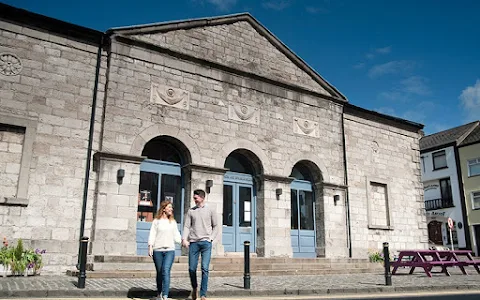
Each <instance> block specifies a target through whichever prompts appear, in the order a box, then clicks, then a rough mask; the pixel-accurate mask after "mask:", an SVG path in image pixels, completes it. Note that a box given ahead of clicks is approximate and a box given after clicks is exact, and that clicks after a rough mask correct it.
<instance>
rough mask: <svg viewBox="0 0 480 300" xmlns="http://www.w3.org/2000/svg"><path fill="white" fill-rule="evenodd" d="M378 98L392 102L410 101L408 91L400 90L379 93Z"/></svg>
mask: <svg viewBox="0 0 480 300" xmlns="http://www.w3.org/2000/svg"><path fill="white" fill-rule="evenodd" d="M378 98H379V99H382V100H387V101H390V102H408V100H409V98H408V96H407V94H406V93H403V92H401V91H399V90H391V91H387V92H380V93H378Z"/></svg>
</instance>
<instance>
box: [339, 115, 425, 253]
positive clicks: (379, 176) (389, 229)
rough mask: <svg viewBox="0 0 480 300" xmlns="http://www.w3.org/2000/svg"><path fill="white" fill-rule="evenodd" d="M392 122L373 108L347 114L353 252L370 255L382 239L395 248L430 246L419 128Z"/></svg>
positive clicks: (346, 127) (380, 245) (380, 246)
mask: <svg viewBox="0 0 480 300" xmlns="http://www.w3.org/2000/svg"><path fill="white" fill-rule="evenodd" d="M388 124H389V121H388V120H383V121H382V122H379V121H378V119H377V120H375V118H373V117H372V116H371V115H369V114H364V115H356V114H352V113H351V112H349V113H346V114H345V138H346V148H347V165H348V186H349V200H350V216H351V234H352V246H353V250H354V251H353V255H354V257H361V258H366V257H368V252H373V251H379V250H381V249H382V248H383V247H382V243H383V242H389V244H390V250H391V251H392V252H393V253H394V252H395V251H398V250H402V249H407V248H408V249H424V248H427V243H428V238H427V225H426V217H425V209H424V202H423V185H422V182H421V175H420V151H419V144H418V143H419V139H420V137H421V133H420V132H416V131H413V130H411V129H410V130H407V129H402V128H401V127H400V126H398V125H397V126H398V127H397V126H392V125H388ZM417 130H418V129H417Z"/></svg>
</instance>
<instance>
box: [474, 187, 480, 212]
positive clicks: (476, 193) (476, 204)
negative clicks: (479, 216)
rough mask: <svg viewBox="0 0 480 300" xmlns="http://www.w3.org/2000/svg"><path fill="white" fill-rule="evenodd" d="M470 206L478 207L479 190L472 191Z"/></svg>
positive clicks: (479, 205) (479, 199)
mask: <svg viewBox="0 0 480 300" xmlns="http://www.w3.org/2000/svg"><path fill="white" fill-rule="evenodd" d="M472 208H473V209H480V191H479V192H473V193H472Z"/></svg>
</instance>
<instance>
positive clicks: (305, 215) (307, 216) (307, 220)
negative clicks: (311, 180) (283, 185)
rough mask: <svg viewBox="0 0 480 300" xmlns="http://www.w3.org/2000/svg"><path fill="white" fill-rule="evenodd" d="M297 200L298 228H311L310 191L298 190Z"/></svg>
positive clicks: (311, 201) (311, 206)
mask: <svg viewBox="0 0 480 300" xmlns="http://www.w3.org/2000/svg"><path fill="white" fill-rule="evenodd" d="M298 196H299V197H298V202H299V204H300V229H304V230H313V226H314V225H313V224H314V215H313V197H312V192H307V191H299V195H298Z"/></svg>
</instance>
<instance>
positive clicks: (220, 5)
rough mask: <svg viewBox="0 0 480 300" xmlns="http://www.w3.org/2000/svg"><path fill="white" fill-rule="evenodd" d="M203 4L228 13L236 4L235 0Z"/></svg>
mask: <svg viewBox="0 0 480 300" xmlns="http://www.w3.org/2000/svg"><path fill="white" fill-rule="evenodd" d="M205 2H207V3H210V4H212V5H214V6H215V7H216V8H217V9H218V10H220V11H228V10H230V8H232V7H233V6H235V4H237V0H205Z"/></svg>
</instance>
